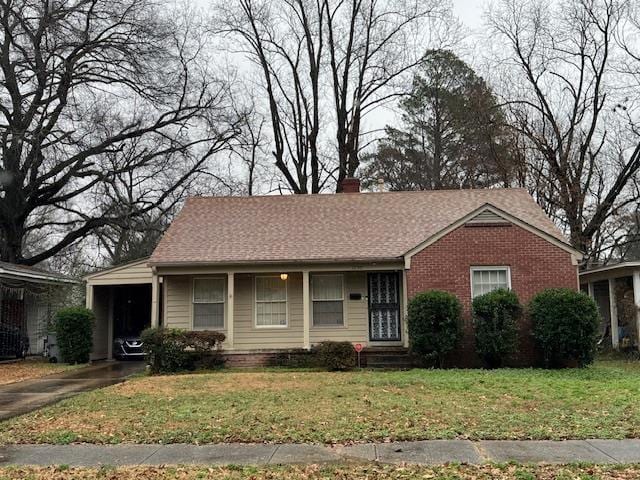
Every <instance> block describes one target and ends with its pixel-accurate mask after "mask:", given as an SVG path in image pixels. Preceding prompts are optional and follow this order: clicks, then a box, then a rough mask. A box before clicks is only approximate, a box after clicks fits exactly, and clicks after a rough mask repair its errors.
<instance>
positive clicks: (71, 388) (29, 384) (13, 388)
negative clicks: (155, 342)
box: [0, 362, 145, 420]
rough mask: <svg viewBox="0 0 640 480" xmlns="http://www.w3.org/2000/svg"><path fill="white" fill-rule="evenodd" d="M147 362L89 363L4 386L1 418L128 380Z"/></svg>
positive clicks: (1, 388)
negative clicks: (81, 366)
mask: <svg viewBox="0 0 640 480" xmlns="http://www.w3.org/2000/svg"><path fill="white" fill-rule="evenodd" d="M144 367H145V364H144V362H99V363H95V364H93V365H91V366H89V367H86V368H81V369H79V370H73V371H70V372H66V373H57V374H53V375H48V376H46V377H41V378H34V379H31V380H25V381H23V382H17V383H10V384H8V385H2V386H0V420H6V419H7V418H11V417H15V416H17V415H22V414H24V413H28V412H31V411H33V410H36V409H37V408H40V407H43V406H45V405H49V404H51V403H55V402H58V401H60V400H62V399H64V398H68V397H72V396H74V395H78V394H79V393H82V392H88V391H90V390H94V389H96V388H101V387H106V386H109V385H113V384H116V383H119V382H122V381H124V380H125V379H126V378H127V377H128V376H130V375H132V374H134V373H137V372H141V371H143V370H144Z"/></svg>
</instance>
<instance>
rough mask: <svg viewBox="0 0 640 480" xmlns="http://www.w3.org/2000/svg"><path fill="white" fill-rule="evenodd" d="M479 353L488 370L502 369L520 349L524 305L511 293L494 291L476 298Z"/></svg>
mask: <svg viewBox="0 0 640 480" xmlns="http://www.w3.org/2000/svg"><path fill="white" fill-rule="evenodd" d="M472 306H473V323H474V326H475V332H476V351H477V352H478V355H480V357H481V358H482V361H483V362H484V364H485V366H486V367H487V368H498V367H501V366H502V365H503V363H504V359H505V357H506V356H507V355H509V354H511V353H514V352H515V351H516V349H517V346H518V320H519V319H520V317H521V316H522V306H521V305H520V302H519V301H518V296H517V295H516V294H515V293H514V292H512V291H511V290H504V289H500V290H494V291H492V292H489V293H485V294H484V295H480V296H479V297H476V298H474V299H473V305H472Z"/></svg>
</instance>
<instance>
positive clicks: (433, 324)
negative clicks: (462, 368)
mask: <svg viewBox="0 0 640 480" xmlns="http://www.w3.org/2000/svg"><path fill="white" fill-rule="evenodd" d="M408 307H409V308H408V315H407V324H408V329H409V341H410V346H411V351H412V352H415V353H417V354H418V355H421V356H423V357H424V358H425V359H426V360H427V361H429V362H434V361H435V362H437V365H438V366H439V367H442V366H444V359H445V356H446V354H447V353H449V352H450V351H451V350H453V349H454V348H456V346H457V345H458V342H459V341H460V338H461V329H460V318H461V313H462V306H461V305H460V301H459V300H458V299H457V298H456V296H455V295H453V294H451V293H447V292H441V291H438V290H431V291H429V292H424V293H419V294H418V295H416V296H415V297H413V298H412V299H411V301H410V302H409V306H408Z"/></svg>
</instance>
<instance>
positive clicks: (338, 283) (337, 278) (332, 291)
mask: <svg viewBox="0 0 640 480" xmlns="http://www.w3.org/2000/svg"><path fill="white" fill-rule="evenodd" d="M311 300H312V303H313V325H314V326H322V327H327V326H343V325H344V279H343V276H342V275H339V274H330V275H313V276H312V277H311Z"/></svg>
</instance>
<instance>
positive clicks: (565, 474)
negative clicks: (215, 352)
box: [0, 464, 640, 480]
mask: <svg viewBox="0 0 640 480" xmlns="http://www.w3.org/2000/svg"><path fill="white" fill-rule="evenodd" d="M639 476H640V466H639V465H615V466H613V465H514V464H507V465H482V466H470V465H446V466H429V467H426V466H425V467H418V466H389V465H324V466H318V465H311V466H287V467H216V466H214V467H204V466H167V467H117V468H114V467H100V468H74V467H72V468H68V467H67V468H60V467H22V468H20V467H8V468H0V480H4V479H7V480H8V479H15V478H25V479H33V480H50V479H57V480H67V479H78V478H82V479H84V480H97V479H113V480H115V479H118V480H140V479H147V480H156V479H175V480H178V479H192V478H196V479H207V480H209V479H210V480H213V479H215V480H222V479H224V480H334V479H337V480H352V479H366V480H413V479H415V480H417V479H421V480H424V479H430V480H462V479H475V480H601V479H602V480H604V479H618V480H623V479H628V480H632V479H637V478H638V477H639Z"/></svg>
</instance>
